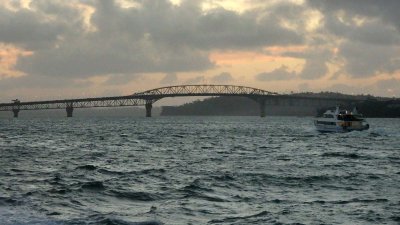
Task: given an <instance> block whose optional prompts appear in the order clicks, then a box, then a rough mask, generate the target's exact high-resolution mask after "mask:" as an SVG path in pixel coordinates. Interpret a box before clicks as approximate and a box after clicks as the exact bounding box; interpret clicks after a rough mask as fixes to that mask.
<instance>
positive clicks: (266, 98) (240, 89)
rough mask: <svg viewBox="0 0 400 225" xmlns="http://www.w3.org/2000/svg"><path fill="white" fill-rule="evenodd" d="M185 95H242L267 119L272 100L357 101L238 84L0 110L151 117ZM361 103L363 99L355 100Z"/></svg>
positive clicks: (15, 103)
mask: <svg viewBox="0 0 400 225" xmlns="http://www.w3.org/2000/svg"><path fill="white" fill-rule="evenodd" d="M185 96H242V97H248V98H250V99H253V100H254V101H256V102H258V103H259V105H260V115H261V117H264V116H265V106H266V104H267V103H268V104H269V102H271V101H277V100H279V99H284V100H290V101H296V100H301V99H303V100H304V99H306V100H307V99H308V100H319V99H323V100H324V101H327V100H328V101H333V102H335V104H337V103H338V102H349V101H355V99H353V100H351V99H348V98H347V99H337V98H336V99H332V98H331V99H330V98H316V97H314V98H310V97H304V96H303V97H302V96H293V95H281V94H278V93H275V92H270V91H266V90H262V89H257V88H252V87H245V86H235V85H179V86H169V87H161V88H156V89H152V90H148V91H144V92H138V93H135V94H132V95H127V96H115V97H99V98H79V99H64V100H49V101H31V102H21V101H20V100H18V99H16V100H13V102H12V103H1V104H0V111H12V112H13V114H14V117H18V113H19V112H20V111H21V110H44V109H65V110H66V112H67V117H72V114H73V111H74V108H92V107H123V106H145V108H146V117H151V109H152V105H153V103H154V102H156V101H158V100H160V99H162V98H167V97H185ZM356 101H360V100H356Z"/></svg>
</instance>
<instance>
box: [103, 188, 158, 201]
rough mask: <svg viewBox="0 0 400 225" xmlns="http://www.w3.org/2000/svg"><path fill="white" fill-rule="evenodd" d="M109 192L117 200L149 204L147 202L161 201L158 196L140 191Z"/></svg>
mask: <svg viewBox="0 0 400 225" xmlns="http://www.w3.org/2000/svg"><path fill="white" fill-rule="evenodd" d="M110 192H111V193H112V194H113V195H114V196H115V197H117V198H126V199H129V200H133V201H143V202H149V201H156V200H159V199H161V196H160V195H159V194H152V193H147V192H141V191H138V192H134V191H115V190H111V191H110Z"/></svg>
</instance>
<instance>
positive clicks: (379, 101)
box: [160, 92, 400, 118]
mask: <svg viewBox="0 0 400 225" xmlns="http://www.w3.org/2000/svg"><path fill="white" fill-rule="evenodd" d="M292 95H294V96H296V95H297V96H306V97H330V98H353V99H354V98H360V99H365V101H363V102H359V103H357V104H355V105H344V106H343V107H345V108H347V109H352V108H353V107H354V106H356V107H357V109H358V111H359V112H361V113H362V114H364V116H366V117H388V118H396V117H400V99H399V98H385V97H374V96H370V95H358V96H353V95H345V94H340V93H332V92H321V93H299V94H292ZM294 101H296V100H294ZM328 104H330V106H329V107H327V106H317V105H312V104H309V105H307V104H304V105H303V104H301V103H300V104H296V103H294V104H287V103H279V102H277V103H275V104H267V105H266V115H268V116H316V115H320V114H322V113H323V112H324V111H325V110H326V109H328V108H334V107H335V105H331V104H332V103H329V102H328V101H327V102H326V104H325V105H328ZM160 115H161V116H259V115H260V108H259V104H258V103H257V102H255V101H254V100H251V99H249V98H246V97H213V98H207V99H204V100H197V101H194V102H191V103H187V104H184V105H181V106H163V107H162V110H161V114H160Z"/></svg>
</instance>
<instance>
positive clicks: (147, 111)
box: [146, 102, 153, 117]
mask: <svg viewBox="0 0 400 225" xmlns="http://www.w3.org/2000/svg"><path fill="white" fill-rule="evenodd" d="M152 108H153V104H152V103H151V102H150V103H149V102H148V103H146V117H151V109H152Z"/></svg>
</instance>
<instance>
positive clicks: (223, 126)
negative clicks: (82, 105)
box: [0, 117, 400, 225]
mask: <svg viewBox="0 0 400 225" xmlns="http://www.w3.org/2000/svg"><path fill="white" fill-rule="evenodd" d="M368 121H369V122H370V124H371V129H370V130H368V131H363V132H351V133H345V134H320V133H318V132H316V131H315V130H314V128H313V125H312V118H296V117H267V118H263V119H262V118H258V117H158V118H150V119H146V118H123V119H115V118H106V119H104V118H102V119H79V118H69V119H67V118H59V119H47V120H46V119H23V118H20V119H17V120H14V119H3V120H0V156H1V157H0V224H2V225H16V224H23V225H25V224H26V225H27V224H55V225H59V224H124V225H125V224H293V223H299V224H399V223H400V120H399V119H369V120H368Z"/></svg>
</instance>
